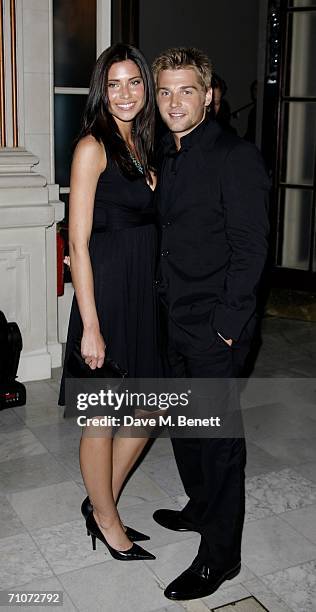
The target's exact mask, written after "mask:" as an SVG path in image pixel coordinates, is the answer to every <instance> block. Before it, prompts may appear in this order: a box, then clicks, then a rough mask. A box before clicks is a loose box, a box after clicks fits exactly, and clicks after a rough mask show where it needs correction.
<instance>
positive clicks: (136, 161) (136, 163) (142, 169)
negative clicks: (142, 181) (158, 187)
mask: <svg viewBox="0 0 316 612" xmlns="http://www.w3.org/2000/svg"><path fill="white" fill-rule="evenodd" d="M128 152H129V156H130V158H131V160H132V162H133V164H134V166H136V168H137V170H138V172H140V173H141V174H144V168H143V166H142V165H141V163H140V161H138V159H137V158H136V157H135V155H134V154H133V153H132V151H131V150H130V149H128Z"/></svg>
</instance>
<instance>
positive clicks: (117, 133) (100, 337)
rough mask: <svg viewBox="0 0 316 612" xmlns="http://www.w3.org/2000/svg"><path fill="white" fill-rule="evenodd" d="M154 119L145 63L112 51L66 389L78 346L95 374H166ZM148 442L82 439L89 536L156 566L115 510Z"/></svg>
mask: <svg viewBox="0 0 316 612" xmlns="http://www.w3.org/2000/svg"><path fill="white" fill-rule="evenodd" d="M154 114H155V97H154V87H153V83H152V77H151V73H150V70H149V68H148V66H147V64H146V61H145V59H144V57H143V55H142V54H141V53H140V51H138V50H137V49H135V48H134V47H132V46H130V45H125V44H116V45H113V46H111V47H110V48H109V49H107V50H106V51H104V52H103V53H102V55H101V56H100V57H99V59H98V61H97V63H96V66H95V69H94V72H93V75H92V79H91V86H90V93H89V96H88V100H87V105H86V109H85V113H84V118H83V125H82V129H81V132H80V135H79V138H78V141H77V145H76V148H75V151H74V155H73V162H72V169H71V181H70V208H69V249H70V260H71V273H72V280H73V285H74V289H75V297H74V301H73V305H72V311H71V316H70V322H69V330H68V338H67V347H66V355H65V367H64V375H63V381H64V379H65V378H66V377H67V359H68V357H69V355H70V354H71V352H72V350H73V348H74V346H75V344H76V342H78V340H80V342H81V355H82V357H83V359H84V360H85V362H86V364H88V365H89V366H90V368H91V369H95V368H100V367H102V365H103V363H104V359H105V356H107V357H109V358H111V359H112V360H114V361H115V362H117V363H118V364H119V365H120V366H121V368H123V369H126V370H127V371H128V373H129V376H130V377H134V378H143V377H144V378H148V377H156V376H157V375H158V367H159V360H158V348H157V336H156V304H155V291H154V286H153V280H154V270H155V259H156V231H155V226H154V223H153V219H152V216H151V203H152V196H153V190H154V188H155V183H156V178H155V173H154V167H153V133H154ZM60 403H61V404H64V383H62V387H61V394H60ZM112 433H113V432H112ZM146 442H147V439H146V437H142V438H135V437H134V438H133V437H124V436H120V435H117V434H116V435H114V436H113V435H110V436H109V435H93V433H91V432H90V435H89V428H88V429H87V428H85V431H84V433H83V435H82V437H81V442H80V466H81V472H82V476H83V480H84V483H85V486H86V489H87V492H88V497H87V498H86V499H85V500H84V502H83V505H82V512H83V514H84V516H85V517H86V519H87V530H88V534H90V535H91V536H92V542H93V546H95V539H96V538H98V539H99V540H101V541H102V542H103V543H104V544H105V545H106V546H107V548H108V549H109V551H110V553H111V554H112V556H113V557H115V558H117V559H122V560H133V559H153V558H154V556H153V555H151V554H150V553H147V552H146V551H145V550H144V549H143V548H141V547H140V546H138V545H136V544H133V542H135V541H136V540H145V539H149V538H148V537H147V536H145V535H144V534H141V533H139V532H137V531H135V530H133V529H132V528H129V527H125V526H124V525H123V524H122V522H121V520H120V517H119V514H118V511H117V507H116V502H117V499H118V497H119V494H120V491H121V489H122V486H123V484H124V481H125V480H126V477H127V475H128V473H129V472H130V470H131V468H132V467H133V465H134V464H135V462H136V460H137V458H138V457H139V456H140V454H141V452H142V450H143V448H144V446H145V444H146Z"/></svg>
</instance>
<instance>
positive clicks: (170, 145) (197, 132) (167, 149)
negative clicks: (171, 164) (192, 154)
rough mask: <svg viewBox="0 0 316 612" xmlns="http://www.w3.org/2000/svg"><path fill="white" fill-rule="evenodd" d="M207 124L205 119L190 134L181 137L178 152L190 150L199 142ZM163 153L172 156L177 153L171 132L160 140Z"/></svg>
mask: <svg viewBox="0 0 316 612" xmlns="http://www.w3.org/2000/svg"><path fill="white" fill-rule="evenodd" d="M208 124H209V117H208V115H206V117H205V118H204V119H203V121H201V123H199V125H198V126H197V127H196V128H194V130H192V131H191V132H189V133H188V134H186V135H185V136H182V138H181V149H180V151H186V150H188V149H190V148H191V147H192V146H193V145H194V144H195V143H197V142H199V141H200V139H201V136H202V134H203V133H204V132H205V129H206V127H207V125H208ZM162 145H163V152H164V154H165V155H174V154H175V153H177V149H176V145H175V141H174V137H173V134H172V132H168V133H167V134H166V135H165V136H164V137H163V139H162Z"/></svg>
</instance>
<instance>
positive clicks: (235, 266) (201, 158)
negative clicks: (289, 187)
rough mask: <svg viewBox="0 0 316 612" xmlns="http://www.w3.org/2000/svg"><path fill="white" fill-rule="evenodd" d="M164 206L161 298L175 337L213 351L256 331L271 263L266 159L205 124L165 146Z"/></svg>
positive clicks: (159, 193) (159, 197) (160, 199)
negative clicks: (259, 294)
mask: <svg viewBox="0 0 316 612" xmlns="http://www.w3.org/2000/svg"><path fill="white" fill-rule="evenodd" d="M162 149H163V155H162V159H161V165H160V169H159V173H158V187H157V190H156V196H155V201H156V206H157V210H158V219H159V227H160V231H161V242H160V265H159V272H158V285H159V292H160V294H161V296H162V297H163V300H164V302H165V303H166V305H167V307H168V315H169V316H168V318H169V326H170V333H171V334H174V335H176V336H177V337H178V338H181V341H182V342H186V343H188V344H189V345H191V346H192V347H195V348H197V349H199V350H200V349H202V350H204V349H207V348H208V347H209V346H210V345H211V344H212V342H213V341H214V337H215V336H216V333H217V332H219V333H220V334H222V335H223V336H224V337H225V338H232V339H234V340H238V338H239V337H240V334H241V333H242V331H243V330H244V329H245V328H246V326H248V325H249V324H251V320H252V318H253V316H254V314H255V309H256V297H255V296H256V289H257V286H258V282H259V279H260V276H261V273H262V270H263V267H264V263H265V259H266V255H267V234H268V220H267V203H268V190H269V187H270V183H269V180H268V177H267V175H266V173H265V170H264V166H263V162H262V158H261V155H260V153H259V151H258V150H257V149H256V147H255V146H254V145H251V144H250V143H247V142H245V141H243V140H242V139H240V138H239V137H238V136H235V135H231V134H228V133H225V132H223V131H222V129H221V128H220V126H219V125H218V124H217V123H215V122H214V121H213V120H209V119H205V120H204V121H203V122H202V123H201V124H200V125H198V126H197V127H196V128H195V129H194V130H192V131H191V132H190V133H189V134H187V135H186V136H184V137H182V138H181V149H180V150H179V151H178V152H177V150H176V147H175V143H174V138H173V136H172V134H170V133H168V134H167V135H166V137H165V138H164V139H163V143H162Z"/></svg>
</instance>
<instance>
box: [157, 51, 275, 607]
mask: <svg viewBox="0 0 316 612" xmlns="http://www.w3.org/2000/svg"><path fill="white" fill-rule="evenodd" d="M153 72H154V78H155V82H156V92H157V102H158V106H159V111H160V114H161V117H162V119H163V121H164V122H165V123H166V125H167V127H168V128H169V132H168V134H167V135H166V136H165V137H164V140H163V143H162V148H163V157H162V162H161V167H160V170H159V180H158V189H157V195H156V197H157V200H156V201H157V207H158V213H159V224H160V228H161V249H160V252H161V258H160V266H159V274H158V278H157V285H158V291H159V295H160V298H161V305H162V306H161V309H162V313H163V316H165V318H166V321H167V329H168V339H167V353H168V367H169V370H168V375H169V376H173V377H186V378H218V379H221V378H230V377H236V376H240V375H241V374H242V369H243V365H244V362H245V358H246V356H247V353H248V352H249V347H250V340H251V338H252V335H253V332H254V327H255V320H256V288H257V286H258V283H259V280H260V276H261V273H262V270H263V267H264V263H265V260H266V254H267V232H268V221H267V213H266V208H267V201H268V189H269V181H268V179H267V176H266V173H265V170H264V167H263V163H262V159H261V156H260V154H259V152H258V150H257V149H256V148H255V147H254V146H253V145H250V144H249V143H246V142H245V141H243V140H241V139H240V138H238V137H237V136H235V135H232V134H229V133H225V132H223V131H222V130H221V128H220V126H219V125H218V124H217V123H216V122H215V121H213V120H211V119H209V118H208V113H207V111H208V107H209V105H210V102H211V99H212V90H211V77H212V68H211V64H210V62H209V60H208V58H207V56H206V55H205V54H204V53H203V52H202V51H200V50H197V49H185V48H176V49H169V50H168V51H166V52H165V53H162V54H161V55H160V56H159V57H157V58H156V60H155V61H154V64H153ZM172 443H173V449H174V453H175V458H176V462H177V466H178V469H179V473H180V476H181V479H182V482H183V485H184V488H185V491H186V493H187V495H188V498H189V501H188V503H187V505H186V506H185V508H183V510H181V511H173V510H167V509H165V510H163V509H162V510H158V511H156V512H155V514H154V518H155V520H156V521H157V522H158V523H159V524H160V525H163V526H164V527H166V528H168V529H173V530H177V531H190V530H191V531H197V532H199V533H200V534H201V544H200V547H199V550H198V554H197V556H196V558H195V559H194V561H193V563H192V565H191V566H190V567H189V568H188V569H186V570H185V571H184V572H183V573H182V574H181V575H180V576H178V577H177V578H176V579H175V580H173V582H171V584H170V585H169V586H168V587H167V588H166V590H165V595H166V597H168V598H169V599H173V600H186V599H196V598H199V597H205V596H207V595H210V594H211V593H213V592H214V591H215V590H216V589H217V588H218V587H219V586H220V585H221V584H222V583H223V582H224V581H225V580H228V579H231V578H233V577H234V576H236V575H237V574H238V573H239V571H240V548H241V536H242V528H243V521H244V467H245V460H246V451H245V441H244V439H243V438H242V437H238V438H229V439H228V438H226V439H218V438H217V439H216V438H215V439H211V438H195V439H192V438H191V439H186V438H174V439H173V440H172Z"/></svg>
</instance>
